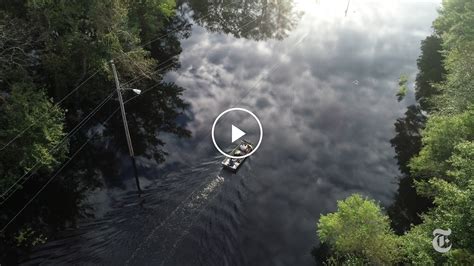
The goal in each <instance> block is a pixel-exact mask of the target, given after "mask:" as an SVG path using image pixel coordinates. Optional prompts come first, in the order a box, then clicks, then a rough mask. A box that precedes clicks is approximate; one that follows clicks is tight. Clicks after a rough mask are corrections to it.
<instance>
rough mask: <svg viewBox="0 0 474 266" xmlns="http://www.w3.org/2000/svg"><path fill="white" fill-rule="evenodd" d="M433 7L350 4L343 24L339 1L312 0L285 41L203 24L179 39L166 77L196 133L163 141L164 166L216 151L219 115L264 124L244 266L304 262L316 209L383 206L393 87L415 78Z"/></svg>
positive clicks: (390, 168)
mask: <svg viewBox="0 0 474 266" xmlns="http://www.w3.org/2000/svg"><path fill="white" fill-rule="evenodd" d="M332 2H334V1H332ZM438 4H439V3H438V1H434V2H428V1H423V2H418V1H414V2H406V1H405V2H396V1H387V2H384V3H379V2H368V1H352V3H351V6H350V10H349V12H348V15H347V17H344V10H345V8H346V3H345V2H344V1H341V3H336V4H335V5H333V6H328V2H326V1H320V2H319V4H318V3H317V2H316V1H315V2H314V3H311V2H310V3H309V4H308V5H305V7H304V11H305V15H304V16H303V17H302V19H301V21H299V24H298V25H297V26H296V28H295V29H294V30H293V31H292V32H291V33H290V35H289V36H288V38H286V39H284V40H282V41H275V40H267V41H265V42H258V41H253V40H246V39H235V38H234V37H233V36H231V35H226V34H216V33H209V32H207V31H206V30H205V29H203V28H201V27H199V26H195V27H194V28H193V32H192V35H191V37H190V38H189V39H187V40H185V41H183V43H182V46H183V53H182V55H181V58H180V61H181V66H182V67H181V69H180V70H178V72H174V73H171V74H168V76H167V79H168V80H172V81H175V82H176V83H177V84H178V85H180V86H182V87H184V88H186V89H187V90H186V92H185V98H186V100H187V101H188V102H189V103H190V104H191V113H192V117H193V120H192V121H190V123H189V129H190V130H191V131H192V132H193V138H192V139H190V140H188V141H182V140H180V141H179V142H177V141H175V140H174V139H168V144H169V147H172V149H173V153H171V154H170V157H169V158H168V162H169V163H173V162H184V161H193V160H195V159H198V158H202V157H206V156H208V155H210V154H213V155H214V154H216V151H215V150H214V147H213V145H212V142H211V139H210V135H209V133H210V125H212V122H213V120H214V119H215V117H216V116H217V115H218V114H219V113H220V112H222V111H224V110H225V109H227V108H231V107H244V108H249V109H250V110H251V111H253V112H254V113H255V114H256V115H257V116H258V117H259V118H260V120H261V121H262V124H263V126H264V131H265V133H266V134H265V136H264V140H263V143H262V146H261V148H260V150H259V151H258V152H257V153H256V154H255V155H254V156H253V157H252V158H251V161H250V163H251V164H252V173H251V175H252V178H250V179H249V180H248V182H249V188H250V190H251V191H252V193H251V194H250V196H249V198H248V199H247V202H246V207H245V215H244V218H243V223H242V225H243V229H242V230H243V231H242V234H241V238H240V241H241V246H242V247H243V249H244V252H245V254H246V256H247V260H248V261H249V262H251V264H253V262H255V263H256V264H259V262H263V261H267V262H268V260H270V261H271V262H272V263H270V264H286V265H301V264H310V263H311V258H310V255H309V250H310V248H311V246H312V245H314V244H315V241H316V240H315V239H316V233H315V223H316V220H317V218H318V216H319V214H320V213H326V212H328V211H332V210H334V209H335V204H336V200H338V199H342V198H344V197H346V196H348V195H349V194H351V193H354V192H359V193H362V194H364V195H369V196H371V197H374V198H375V199H377V200H379V201H381V202H382V203H383V204H385V205H387V204H389V203H390V202H391V200H392V197H393V193H394V191H395V190H396V183H395V181H396V180H395V178H394V177H395V176H397V175H398V170H397V166H396V162H395V161H394V159H393V156H394V152H393V150H392V148H391V146H390V143H389V140H390V139H391V138H392V137H393V134H394V129H393V123H394V121H395V120H396V118H397V117H399V116H401V114H402V112H403V110H404V108H405V106H403V105H402V104H399V103H398V102H397V101H396V98H395V93H396V86H397V85H396V82H397V79H398V77H399V75H400V74H401V73H406V74H408V75H409V76H414V74H415V73H416V64H415V62H416V58H417V56H418V54H419V43H420V41H421V40H422V39H423V38H424V37H425V36H426V35H429V34H430V32H431V30H430V25H431V21H432V20H433V19H434V18H435V16H436V7H437V6H438ZM341 7H342V8H341ZM414 10H416V16H414V15H413V11H414ZM306 35H307V37H306V38H305V39H304V40H302V41H301V43H299V44H298V45H295V43H296V42H298V41H299V40H301V38H302V37H303V36H306ZM275 66H276V69H274V68H273V67H275ZM270 70H273V72H271V71H270ZM355 80H357V81H358V82H357V83H358V84H357V85H356V84H355V83H354V81H355ZM249 90H250V91H249ZM236 103H238V105H237V106H236ZM196 147H197V148H196Z"/></svg>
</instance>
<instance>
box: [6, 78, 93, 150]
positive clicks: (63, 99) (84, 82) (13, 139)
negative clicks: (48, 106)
mask: <svg viewBox="0 0 474 266" xmlns="http://www.w3.org/2000/svg"><path fill="white" fill-rule="evenodd" d="M98 73H99V70H97V71H95V72H94V73H93V74H92V75H90V76H89V77H88V78H87V79H86V80H84V81H83V82H81V84H79V85H78V86H77V87H75V88H74V89H73V90H72V91H70V92H69V93H68V94H66V95H65V96H64V97H63V98H62V99H61V100H59V101H58V102H57V103H55V104H54V106H59V104H61V103H62V102H63V101H65V100H66V98H67V97H69V96H70V95H71V94H73V93H74V92H76V91H77V90H78V89H79V88H81V87H82V85H84V84H86V83H87V82H88V81H89V80H90V79H91V78H93V77H94V76H95V75H97V74H98ZM43 115H44V116H46V113H44V114H43ZM44 116H41V117H40V119H41V118H44ZM38 122H39V120H35V121H34V122H33V123H31V124H30V125H29V126H27V127H25V128H24V129H23V130H22V131H20V133H18V134H17V135H16V136H15V137H13V138H12V139H11V140H9V141H8V142H7V143H6V144H5V145H3V147H2V148H0V151H3V150H4V149H5V148H7V147H8V146H9V145H10V144H12V143H13V142H14V141H15V140H17V139H18V138H19V137H21V136H22V135H23V134H24V133H25V132H26V131H27V130H28V129H30V128H31V127H32V126H34V125H36V124H37V123H38Z"/></svg>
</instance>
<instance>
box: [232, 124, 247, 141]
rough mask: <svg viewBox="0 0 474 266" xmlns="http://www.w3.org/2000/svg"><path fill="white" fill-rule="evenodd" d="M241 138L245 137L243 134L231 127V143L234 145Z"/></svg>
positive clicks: (238, 129)
mask: <svg viewBox="0 0 474 266" xmlns="http://www.w3.org/2000/svg"><path fill="white" fill-rule="evenodd" d="M243 136H245V132H243V131H242V130H240V128H238V127H236V126H234V125H232V143H234V142H235V141H236V140H238V139H240V138H241V137H243Z"/></svg>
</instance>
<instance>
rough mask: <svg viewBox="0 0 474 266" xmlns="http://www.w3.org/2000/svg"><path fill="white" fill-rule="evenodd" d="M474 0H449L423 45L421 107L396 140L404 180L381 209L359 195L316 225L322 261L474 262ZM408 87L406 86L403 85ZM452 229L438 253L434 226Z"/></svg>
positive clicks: (400, 126)
mask: <svg viewBox="0 0 474 266" xmlns="http://www.w3.org/2000/svg"><path fill="white" fill-rule="evenodd" d="M473 25H474V2H472V1H469V0H445V1H443V4H442V8H441V9H440V11H439V17H438V18H437V19H436V20H435V21H434V23H433V28H434V34H433V35H432V36H429V37H428V38H427V39H426V40H424V41H423V42H422V47H421V48H422V54H421V56H420V58H419V59H418V68H419V73H418V75H417V79H416V85H415V86H416V87H415V91H416V99H417V102H418V104H417V105H414V106H410V107H409V108H408V110H407V112H406V116H405V117H404V118H400V119H399V120H398V121H397V122H396V123H395V126H396V131H397V136H396V137H395V138H394V139H392V145H393V146H394V147H395V151H396V158H397V159H398V163H399V166H400V170H401V172H402V174H404V177H403V179H402V180H401V182H400V189H399V191H398V193H399V194H398V196H397V198H396V201H395V203H394V205H393V206H391V207H390V208H389V210H388V215H386V214H385V213H384V211H383V210H382V208H381V207H380V205H379V204H378V203H377V202H375V201H374V200H372V199H369V198H366V197H363V196H361V195H358V194H355V195H352V196H350V197H349V198H347V199H345V200H341V201H339V202H338V209H337V211H336V212H334V213H330V214H327V215H322V216H321V218H320V219H319V222H318V224H317V234H318V236H319V239H320V241H321V243H322V244H323V245H324V246H326V247H328V248H329V255H328V256H327V258H326V260H325V263H327V264H331V265H339V264H345V265H348V264H357V265H360V264H376V265H379V264H380V265H386V264H400V263H403V264H415V265H418V264H423V265H433V264H448V265H472V263H473V262H474V105H473V100H474V67H473V66H474V27H473ZM402 85H403V84H402ZM438 228H439V229H444V230H447V229H450V230H451V231H452V234H451V235H450V236H449V237H448V238H449V240H450V244H452V248H451V250H450V251H449V252H446V253H439V252H437V251H435V250H434V248H433V245H432V240H433V238H434V236H433V231H434V230H435V229H438Z"/></svg>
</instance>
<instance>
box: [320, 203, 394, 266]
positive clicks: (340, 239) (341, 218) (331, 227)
mask: <svg viewBox="0 0 474 266" xmlns="http://www.w3.org/2000/svg"><path fill="white" fill-rule="evenodd" d="M318 235H319V238H320V240H321V242H322V243H326V244H329V246H330V247H331V248H332V249H333V251H334V252H335V254H336V256H338V257H342V258H343V261H346V262H347V260H357V261H360V260H364V261H365V262H367V263H372V264H393V263H396V262H397V261H398V260H399V256H398V246H399V244H398V237H397V236H396V235H395V234H394V233H393V231H392V230H391V229H390V224H389V219H388V217H387V216H386V215H384V214H383V213H382V210H381V208H380V206H379V205H378V204H377V203H376V202H375V201H373V200H370V199H367V198H364V197H362V196H360V195H358V194H354V195H352V196H350V197H348V198H347V199H345V200H343V201H338V203H337V211H336V212H334V213H330V214H327V215H322V216H321V218H320V219H319V222H318Z"/></svg>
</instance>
